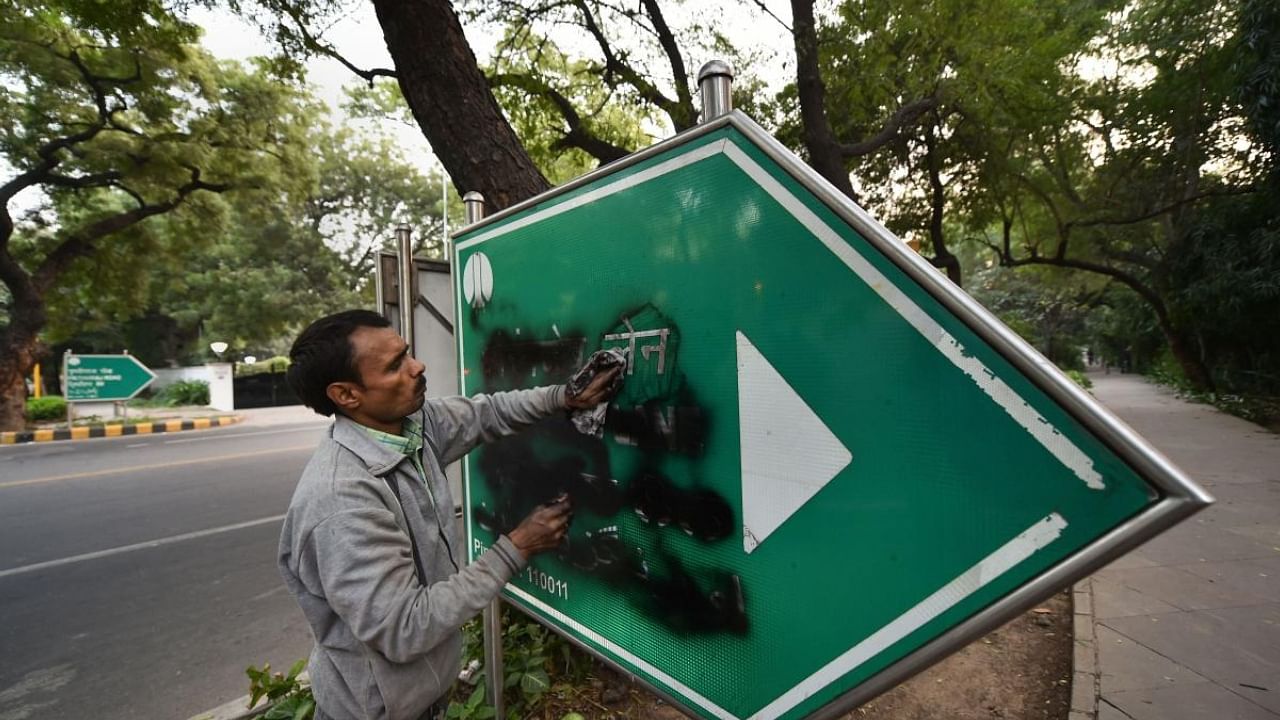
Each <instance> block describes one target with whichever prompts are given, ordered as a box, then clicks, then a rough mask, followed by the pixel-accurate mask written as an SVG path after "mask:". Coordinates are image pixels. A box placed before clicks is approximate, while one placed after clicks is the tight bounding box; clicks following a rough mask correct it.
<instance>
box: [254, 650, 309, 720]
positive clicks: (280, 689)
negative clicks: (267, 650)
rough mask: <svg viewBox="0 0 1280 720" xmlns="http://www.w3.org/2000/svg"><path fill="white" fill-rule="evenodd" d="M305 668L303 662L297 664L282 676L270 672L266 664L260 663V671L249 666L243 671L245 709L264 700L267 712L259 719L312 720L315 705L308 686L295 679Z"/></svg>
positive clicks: (268, 665)
mask: <svg viewBox="0 0 1280 720" xmlns="http://www.w3.org/2000/svg"><path fill="white" fill-rule="evenodd" d="M306 666H307V661H306V660H299V661H298V662H296V663H294V664H293V667H291V668H289V673H288V674H287V675H286V674H284V673H278V672H277V673H273V672H271V664H270V663H264V664H263V666H262V668H261V669H259V668H256V667H254V666H252V665H250V666H249V667H248V668H247V669H245V674H246V675H248V676H249V707H253V706H254V705H257V704H258V702H259V701H260V700H262V699H263V698H266V699H267V701H268V705H267V709H266V710H265V712H263V714H262V715H261V716H260V717H262V718H265V720H309V719H310V718H312V717H314V716H315V711H316V702H315V698H313V697H312V695H311V686H310V685H308V684H306V683H305V682H303V681H302V680H301V679H300V678H299V677H298V676H299V675H300V674H301V673H302V670H303V669H304V668H305V667H306Z"/></svg>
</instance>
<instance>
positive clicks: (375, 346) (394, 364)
mask: <svg viewBox="0 0 1280 720" xmlns="http://www.w3.org/2000/svg"><path fill="white" fill-rule="evenodd" d="M350 342H351V350H352V355H353V356H354V359H355V366H356V370H357V371H358V372H359V373H360V382H359V384H358V385H357V386H356V387H355V388H353V389H352V393H353V395H354V396H355V397H356V399H358V401H359V405H358V407H356V408H352V409H351V410H350V411H349V413H348V414H350V415H351V416H352V419H353V420H356V421H357V422H362V423H364V424H365V425H369V426H371V427H376V426H377V425H379V424H383V425H394V426H395V427H396V428H397V429H398V428H399V424H400V420H401V419H402V418H404V417H405V416H406V415H411V414H413V413H414V412H416V411H417V410H418V408H421V407H422V403H423V397H424V393H425V392H426V389H427V378H426V375H425V374H424V373H425V371H426V369H427V368H426V366H425V365H423V364H422V363H420V362H418V361H417V360H416V359H414V358H413V357H412V356H411V355H409V346H408V344H407V343H405V341H404V339H403V338H401V337H400V336H399V335H397V334H396V332H395V331H394V330H392V329H391V328H374V327H362V328H358V329H357V330H356V331H355V332H354V333H352V334H351V337H350ZM370 421H372V422H370Z"/></svg>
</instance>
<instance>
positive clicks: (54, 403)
mask: <svg viewBox="0 0 1280 720" xmlns="http://www.w3.org/2000/svg"><path fill="white" fill-rule="evenodd" d="M66 418H67V401H66V400H64V399H63V398H61V397H59V396H57V395H45V396H44V397H38V398H34V397H33V398H27V419H28V420H30V421H31V422H40V421H42V420H65V419H66Z"/></svg>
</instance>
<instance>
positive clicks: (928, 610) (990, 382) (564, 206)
mask: <svg viewBox="0 0 1280 720" xmlns="http://www.w3.org/2000/svg"><path fill="white" fill-rule="evenodd" d="M721 154H723V155H725V156H726V157H727V158H728V159H729V160H730V161H731V162H733V163H734V164H735V165H737V166H738V167H739V169H741V170H742V171H744V172H745V173H747V175H749V176H750V177H751V178H752V179H753V180H755V181H756V183H757V184H759V185H760V187H761V188H763V189H764V190H765V192H767V193H768V194H769V195H770V196H771V197H773V199H774V200H776V201H777V202H778V203H779V204H780V205H782V207H783V208H784V209H786V210H787V212H789V213H791V215H792V216H794V217H795V218H796V219H797V220H798V221H799V222H800V223H801V224H802V225H804V226H805V228H806V229H807V230H809V231H810V232H811V233H813V235H814V236H815V237H817V238H818V240H819V241H821V242H822V243H823V245H825V246H826V247H827V248H828V249H829V250H830V251H831V252H832V253H833V254H835V256H836V257H838V258H839V259H840V260H841V262H843V263H844V264H845V265H846V266H847V267H848V268H849V269H850V270H852V271H853V272H854V273H855V274H856V275H858V277H860V278H861V279H862V280H863V282H865V283H866V284H867V285H868V286H870V287H871V288H872V289H873V290H875V292H876V293H877V294H879V296H880V297H881V298H882V299H883V300H884V301H885V302H887V303H888V304H889V305H890V306H891V307H892V308H893V309H894V310H896V311H897V312H898V314H899V315H901V316H902V317H903V318H904V319H905V320H906V321H907V322H908V323H909V324H910V325H911V326H912V327H913V328H915V330H916V331H917V332H919V333H920V334H921V335H922V336H923V337H924V338H925V339H926V340H928V341H929V343H930V344H931V345H933V347H934V348H935V349H937V350H938V352H940V353H942V355H943V356H944V357H946V358H947V359H948V360H949V361H950V362H951V363H952V364H954V365H955V366H956V367H957V368H959V369H960V370H961V372H963V373H964V374H965V375H967V376H968V377H969V378H970V379H971V380H972V381H973V382H974V384H976V385H977V386H978V387H979V388H981V389H982V391H983V392H984V393H986V395H987V396H988V397H990V398H991V399H992V400H993V401H994V402H995V403H996V404H998V405H999V406H1000V407H1001V408H1003V409H1004V411H1005V412H1006V413H1008V414H1009V416H1010V417H1011V418H1013V419H1014V420H1015V421H1016V422H1017V423H1018V424H1019V425H1020V426H1022V428H1023V429H1025V430H1026V431H1027V432H1028V433H1029V434H1030V435H1031V436H1032V437H1034V438H1035V439H1036V440H1037V441H1038V442H1039V443H1040V444H1041V445H1042V446H1044V447H1045V449H1046V450H1048V451H1049V452H1050V453H1051V454H1052V455H1053V456H1054V457H1055V458H1056V459H1057V460H1058V461H1059V462H1061V463H1062V464H1063V465H1064V466H1066V467H1067V468H1068V469H1070V470H1071V471H1072V472H1073V473H1074V474H1075V475H1076V477H1078V478H1079V479H1080V480H1082V481H1083V482H1084V483H1085V484H1086V485H1087V486H1088V487H1090V488H1092V489H1102V488H1103V487H1104V485H1103V481H1102V476H1101V474H1099V473H1098V471H1097V470H1096V469H1094V467H1093V461H1092V460H1091V459H1090V458H1089V457H1088V456H1087V455H1085V454H1084V453H1083V452H1082V451H1081V450H1080V449H1079V448H1078V447H1076V445H1075V444H1074V443H1073V442H1071V440H1070V439H1069V438H1067V437H1066V436H1064V435H1062V434H1061V433H1059V432H1058V431H1057V430H1056V429H1055V428H1054V427H1053V426H1052V425H1050V424H1049V421H1048V420H1046V419H1045V418H1044V417H1043V416H1041V415H1040V414H1039V413H1038V412H1036V410H1035V409H1034V408H1032V407H1031V406H1030V405H1029V404H1028V403H1027V402H1026V401H1024V400H1023V399H1022V398H1020V397H1019V396H1018V395H1017V393H1016V392H1015V391H1014V390H1013V389H1012V388H1010V387H1009V386H1008V385H1007V384H1005V382H1004V381H1003V380H1000V379H999V378H997V377H996V376H995V373H993V372H992V371H991V370H990V369H988V368H987V367H986V366H985V365H984V364H983V363H982V361H981V360H979V359H977V358H976V357H973V356H972V355H968V354H966V353H965V350H964V347H963V346H962V345H961V344H960V343H959V341H957V340H956V339H955V338H954V337H952V336H951V335H950V334H949V333H948V332H946V330H944V329H943V328H942V326H941V325H939V324H938V323H937V321H935V320H934V319H933V318H932V317H930V316H929V315H928V314H927V313H925V311H924V310H923V309H922V308H921V307H920V306H918V305H917V304H916V303H915V302H914V301H913V300H911V298H909V297H908V296H907V295H906V293H904V292H902V291H901V290H900V289H898V288H897V287H896V286H894V285H893V284H891V283H890V282H889V280H888V279H887V278H886V277H885V276H884V275H883V274H882V273H881V272H880V271H879V270H877V269H876V268H875V266H873V265H872V264H871V263H870V262H868V261H867V260H866V258H864V257H862V256H861V255H860V254H859V253H858V252H857V250H855V249H854V248H853V246H851V245H850V244H848V243H847V242H845V241H844V239H843V238H841V237H840V236H839V235H838V234H837V233H836V232H835V231H834V230H832V229H831V228H830V227H828V226H827V224H826V223H824V222H823V221H822V220H821V219H820V218H819V217H818V216H817V214H815V213H814V212H813V211H812V210H810V209H809V208H808V207H807V206H806V205H805V204H804V203H802V202H801V201H800V200H799V199H798V198H796V197H795V196H794V195H792V194H791V193H790V192H789V191H788V190H787V189H786V188H785V187H783V185H782V184H781V183H780V182H778V181H777V180H776V179H775V178H774V177H773V176H772V175H770V174H769V173H768V172H766V171H765V170H764V168H762V167H760V165H759V164H757V163H756V162H755V161H754V160H752V159H751V158H750V157H749V156H748V155H747V154H746V153H745V152H743V151H742V149H741V148H739V147H738V146H737V145H735V144H734V143H733V142H732V141H730V140H728V139H723V140H719V141H715V142H710V143H707V144H706V145H703V146H701V147H698V148H696V149H694V150H691V151H689V152H687V153H684V154H683V155H681V156H679V157H676V158H672V159H671V160H667V161H665V162H661V163H658V164H657V165H654V166H653V167H650V168H647V169H645V170H642V171H640V172H637V173H635V174H633V175H629V176H627V177H624V178H621V179H619V180H617V181H615V182H612V183H609V184H606V185H602V186H600V187H598V188H596V189H594V190H591V191H588V192H585V193H582V194H581V195H577V196H575V197H573V198H570V199H569V200H566V201H565V202H562V203H560V204H558V205H553V206H551V207H548V208H545V209H543V210H538V211H536V212H533V213H531V214H529V215H527V216H525V217H522V218H519V219H517V220H514V221H512V222H510V223H507V224H504V225H500V226H498V227H495V228H492V229H490V230H488V231H486V232H482V233H480V234H479V235H477V236H476V237H473V238H470V239H468V240H464V241H461V242H458V243H456V244H455V246H454V252H455V263H456V260H457V253H458V252H460V251H462V250H465V249H467V248H470V247H474V246H476V245H479V244H481V243H483V242H486V241H488V240H491V239H494V238H496V237H499V236H502V235H506V234H508V233H510V232H513V231H515V230H518V229H520V228H524V227H528V226H530V225H533V224H535V223H538V222H542V221H543V220H546V219H549V218H551V217H554V216H556V215H559V214H561V213H564V212H567V211H569V210H572V209H574V208H578V207H581V206H583V205H586V204H588V203H592V202H595V201H596V200H599V199H601V198H605V197H608V196H610V195H613V194H615V193H617V192H621V191H623V190H626V189H628V188H632V187H635V186H637V185H640V184H642V183H645V182H648V181H650V180H653V179H656V178H658V177H661V176H662V175H665V174H667V173H670V172H673V171H675V170H678V169H680V168H683V167H687V166H689V165H692V164H694V163H696V162H700V161H702V160H706V159H708V158H711V157H714V156H716V155H721ZM455 290H456V289H455ZM456 294H457V293H456V291H455V295H456ZM456 302H458V298H456V297H455V303H456ZM458 344H459V348H458V349H459V356H458V364H459V376H460V377H463V378H465V373H463V372H462V370H463V368H462V365H463V358H464V357H465V347H464V344H465V341H464V338H463V334H462V333H459V335H458ZM463 382H464V384H465V380H464V381H463ZM469 471H470V462H469V461H468V462H466V463H464V472H465V473H466V474H467V481H466V482H467V485H468V487H469V486H470V472H469ZM467 502H468V504H470V497H469V494H468V499H467ZM467 515H468V517H467V518H466V520H467V524H468V526H470V516H469V514H467ZM1066 524H1067V523H1066V521H1065V520H1064V519H1063V518H1062V516H1060V515H1058V514H1057V513H1054V514H1052V515H1049V516H1048V517H1045V518H1044V519H1042V520H1040V521H1038V522H1037V523H1036V524H1035V525H1033V526H1031V527H1030V528H1028V529H1027V530H1025V531H1023V532H1022V533H1020V534H1019V535H1018V536H1017V537H1015V538H1013V539H1012V540H1010V541H1009V542H1008V543H1006V544H1005V545H1003V546H1002V547H1001V548H1000V549H998V550H996V551H995V552H994V553H992V554H991V555H988V556H987V557H986V558H984V559H983V560H982V561H980V562H979V563H978V564H977V565H974V566H973V567H971V568H969V569H968V570H966V571H965V572H964V573H963V574H961V575H960V576H959V577H957V578H955V579H954V580H952V581H951V582H950V583H948V584H947V585H945V586H943V587H942V588H940V589H939V590H938V591H937V592H935V593H934V594H933V595H930V596H929V597H928V598H926V599H925V600H924V601H922V602H921V603H919V604H918V605H916V606H915V607H913V608H911V609H910V610H908V611H906V612H905V613H904V614H903V615H901V616H899V617H898V618H896V619H895V620H893V621H891V622H890V623H889V624H888V625H886V626H885V627H883V628H881V629H880V630H879V631H877V632H876V633H874V634H872V635H871V636H870V637H867V638H865V639H863V640H862V641H861V642H859V643H858V644H857V645H855V646H854V647H852V648H850V649H849V650H848V651H846V652H845V653H843V654H841V655H840V656H839V657H837V658H835V659H834V660H832V661H831V662H830V663H828V664H827V665H826V666H824V667H823V668H821V669H819V670H818V671H817V672H815V673H814V674H813V675H810V676H809V677H808V678H806V679H805V680H803V681H801V682H800V683H799V684H798V685H797V686H796V687H794V688H793V689H791V690H790V691H788V692H786V693H784V694H782V695H781V696H779V697H778V698H777V699H775V700H774V701H773V702H771V703H770V704H769V705H768V706H766V707H765V708H764V709H762V710H761V711H759V712H757V713H756V714H755V715H753V716H751V717H752V720H771V719H772V718H776V717H779V716H781V715H783V714H784V713H786V712H787V711H789V710H790V709H792V708H793V707H795V706H796V705H797V704H799V703H800V702H803V701H804V700H805V698H807V697H809V696H810V695H812V694H813V693H815V692H818V691H819V690H821V689H822V688H823V687H825V686H826V685H828V684H830V683H831V682H832V681H834V680H835V679H836V678H838V677H840V676H842V675H844V674H847V673H849V672H851V671H853V670H855V669H857V668H858V667H859V666H861V665H862V664H863V663H865V662H867V661H869V660H872V659H874V658H875V657H876V656H877V655H878V654H880V653H882V652H884V651H885V650H887V649H888V648H889V647H890V646H892V645H893V644H894V643H896V642H898V641H899V640H901V639H902V638H904V637H906V636H907V635H909V634H910V633H911V632H913V631H914V630H916V629H919V628H920V627H922V626H923V625H924V624H926V623H928V622H929V621H930V620H932V619H933V618H935V617H937V616H938V615H940V614H941V613H943V612H945V611H946V610H948V609H950V608H952V607H954V606H955V605H957V604H958V603H960V602H962V601H963V600H964V599H965V598H967V597H969V596H970V595H971V594H973V593H974V592H976V591H977V590H979V589H980V588H982V587H983V586H985V585H986V584H987V583H989V582H990V581H992V580H994V579H996V578H997V577H999V576H1000V575H1002V574H1004V573H1005V572H1007V571H1008V570H1010V569H1011V568H1013V567H1014V566H1016V565H1017V564H1018V563H1020V562H1022V561H1023V560H1025V559H1027V558H1029V557H1030V556H1031V555H1032V554H1033V553H1034V552H1035V551H1037V550H1039V549H1040V548H1042V547H1044V546H1045V545H1047V544H1048V543H1049V542H1051V541H1053V540H1054V539H1056V538H1057V537H1058V536H1059V535H1060V534H1061V531H1062V529H1063V528H1064V527H1066ZM468 536H470V532H468ZM507 589H508V590H509V591H510V592H512V593H513V594H514V595H516V596H517V597H519V598H520V599H521V600H523V601H524V602H525V603H527V604H529V605H530V606H531V607H535V608H537V609H538V610H540V611H542V612H543V613H545V614H546V615H547V616H548V617H551V618H553V619H555V620H556V621H557V622H559V623H561V624H562V625H564V626H565V627H566V628H568V629H570V630H572V631H573V632H575V633H577V634H578V635H580V636H582V637H584V638H586V639H588V640H590V641H591V642H593V643H595V644H597V645H598V646H600V647H601V648H603V649H604V650H606V651H608V652H611V653H613V654H614V655H615V656H617V657H618V658H621V659H623V660H625V661H626V662H628V663H631V664H632V665H633V666H635V667H636V668H638V669H639V670H641V671H643V672H645V673H646V674H648V675H649V676H650V677H653V678H654V679H656V680H658V681H659V682H661V683H663V684H664V685H666V686H667V687H669V688H671V689H672V690H674V691H676V692H678V693H680V694H681V695H683V696H684V697H685V698H687V699H688V700H689V701H690V702H691V703H693V704H695V705H697V706H698V707H700V708H702V709H704V710H706V711H707V712H708V713H711V714H712V715H714V716H715V717H717V718H723V719H725V720H728V719H731V718H732V719H734V720H736V716H734V715H732V714H731V713H729V712H728V711H726V710H725V709H724V708H721V707H720V706H718V705H716V704H715V703H714V702H712V701H710V700H708V699H707V698H704V697H702V696H701V695H700V694H698V693H697V692H695V691H694V690H693V689H691V688H689V687H687V686H685V685H684V684H683V683H680V682H679V681H677V680H676V679H675V678H672V677H670V676H669V675H667V674H666V673H664V672H662V671H661V670H659V669H658V668H656V667H654V666H653V665H651V664H650V663H648V662H647V661H645V660H642V659H641V658H638V657H636V656H634V655H632V654H631V653H630V652H629V651H627V650H626V648H623V647H620V646H618V645H616V644H614V643H613V642H611V641H610V640H608V639H606V638H604V637H602V636H601V635H599V634H598V633H596V632H595V631H593V630H591V629H590V628H587V627H586V626H584V625H582V624H581V623H579V622H578V621H577V620H574V619H573V618H570V617H568V616H566V615H564V614H563V613H561V612H560V611H558V610H556V609H554V608H552V607H550V606H548V605H546V604H545V603H543V602H541V601H539V600H538V599H537V598H535V597H533V596H532V595H530V594H528V593H526V592H524V591H523V590H521V589H520V588H518V587H516V586H514V585H508V586H507Z"/></svg>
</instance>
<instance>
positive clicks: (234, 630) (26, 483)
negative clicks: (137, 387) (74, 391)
mask: <svg viewBox="0 0 1280 720" xmlns="http://www.w3.org/2000/svg"><path fill="white" fill-rule="evenodd" d="M324 428H325V425H323V424H318V423H316V422H310V423H305V424H287V425H283V424H282V425H266V426H258V427H253V426H246V425H233V426H230V427H227V428H219V429H216V430H208V431H201V432H187V433H180V434H174V435H154V436H130V437H122V438H108V439H101V440H87V441H76V442H61V443H37V444H32V445H22V446H13V447H6V448H3V449H0V720H26V719H27V718H61V717H66V718H71V717H95V718H101V719H102V720H114V719H116V718H118V719H119V720H126V719H128V720H136V719H137V718H179V719H182V718H187V717H190V716H191V715H194V714H196V713H198V712H201V711H203V710H207V709H209V708H212V707H214V706H217V705H219V704H222V703H224V702H226V701H228V700H231V699H234V698H236V697H239V696H241V695H244V694H245V693H246V692H247V690H248V680H247V678H246V677H245V675H244V668H245V667H246V666H247V665H249V664H256V665H260V664H262V663H263V662H270V663H271V665H272V667H273V668H282V669H283V668H287V667H288V666H289V665H290V664H291V663H292V662H293V661H294V660H296V659H299V658H302V657H305V655H306V653H307V650H308V648H309V647H310V645H311V635H310V632H309V630H308V629H307V626H306V624H305V621H304V620H303V618H302V615H301V613H300V612H299V611H298V609H297V607H296V606H295V605H294V603H293V600H292V598H290V597H289V595H288V593H287V592H286V591H285V589H284V586H283V583H282V582H281V580H280V577H279V574H278V573H277V571H276V566H275V555H276V542H277V538H278V537H279V532H280V523H281V516H282V514H283V513H284V511H285V508H286V507H287V506H288V502H289V497H290V495H291V494H292V492H293V488H294V485H295V483H296V482H297V479H298V476H299V473H300V472H301V470H302V467H303V465H304V464H305V463H306V461H307V458H308V457H309V455H310V452H311V449H312V448H313V447H314V446H315V444H316V442H317V441H318V439H319V438H320V436H321V434H322V433H323V432H324Z"/></svg>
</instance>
